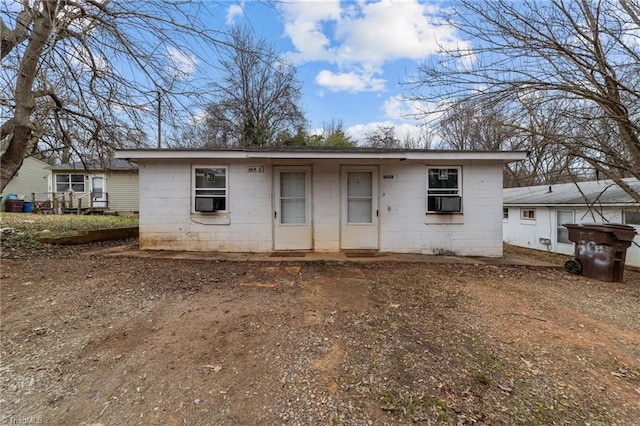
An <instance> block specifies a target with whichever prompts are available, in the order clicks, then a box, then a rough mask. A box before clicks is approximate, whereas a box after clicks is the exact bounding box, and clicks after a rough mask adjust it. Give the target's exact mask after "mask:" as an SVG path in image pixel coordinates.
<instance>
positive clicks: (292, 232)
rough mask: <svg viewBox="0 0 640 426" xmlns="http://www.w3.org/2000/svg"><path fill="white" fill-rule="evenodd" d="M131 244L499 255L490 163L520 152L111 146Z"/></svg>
mask: <svg viewBox="0 0 640 426" xmlns="http://www.w3.org/2000/svg"><path fill="white" fill-rule="evenodd" d="M116 158H120V159H129V160H132V161H135V162H137V163H138V165H139V172H140V187H139V190H140V248H141V249H143V250H193V251H225V252H271V251H297V250H302V251H316V252H335V251H341V250H374V251H380V252H397V253H422V254H456V255H467V256H494V257H500V256H502V169H503V164H504V163H505V162H510V161H518V160H523V159H524V158H526V153H524V152H490V151H483V152H474V151H426V150H383V149H357V148H354V149H328V148H317V147H315V148H312V147H298V148H291V147H287V148H282V149H273V148H272V149H264V150H261V149H253V150H251V149H235V150H207V151H204V150H122V151H118V152H117V153H116Z"/></svg>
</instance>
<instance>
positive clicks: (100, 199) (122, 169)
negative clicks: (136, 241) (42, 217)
mask: <svg viewBox="0 0 640 426" xmlns="http://www.w3.org/2000/svg"><path fill="white" fill-rule="evenodd" d="M46 192H48V193H49V195H52V194H55V197H56V198H57V199H58V200H64V201H65V203H66V206H67V207H71V208H77V207H78V205H80V206H81V207H82V208H89V207H93V208H95V209H100V210H110V211H117V212H137V211H138V210H139V203H138V166H137V164H134V163H130V162H129V161H125V160H117V159H109V160H108V161H105V162H86V163H82V162H74V163H67V164H60V165H57V166H51V167H50V178H49V186H48V189H47V191H46ZM40 199H46V197H45V198H43V197H40Z"/></svg>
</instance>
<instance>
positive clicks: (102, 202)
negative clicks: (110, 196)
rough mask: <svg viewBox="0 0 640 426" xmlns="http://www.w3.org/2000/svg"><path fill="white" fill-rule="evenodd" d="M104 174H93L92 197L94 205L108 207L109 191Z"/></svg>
mask: <svg viewBox="0 0 640 426" xmlns="http://www.w3.org/2000/svg"><path fill="white" fill-rule="evenodd" d="M104 182H105V179H104V176H102V175H97V176H91V198H92V201H93V207H107V191H106V189H105V186H104Z"/></svg>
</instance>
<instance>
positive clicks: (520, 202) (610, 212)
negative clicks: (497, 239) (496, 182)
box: [503, 178, 640, 267]
mask: <svg viewBox="0 0 640 426" xmlns="http://www.w3.org/2000/svg"><path fill="white" fill-rule="evenodd" d="M624 181H625V182H626V183H627V184H628V185H629V186H631V187H632V188H633V189H634V190H635V191H640V182H639V181H638V179H633V178H629V179H624ZM578 186H579V188H578V187H576V184H574V183H566V184H559V185H540V186H528V187H521V188H508V189H505V190H504V211H503V221H504V241H505V242H507V243H509V244H513V245H516V246H521V247H529V248H534V249H538V250H545V251H551V252H555V253H562V254H569V255H570V254H573V252H574V243H573V242H571V241H570V240H569V233H568V230H567V228H565V227H564V226H562V225H563V224H565V223H593V222H607V223H622V224H625V225H630V226H633V227H634V228H635V229H636V232H638V233H640V203H638V202H636V201H634V200H633V198H631V196H629V194H627V193H626V192H625V191H623V190H622V189H621V188H620V187H619V186H618V185H616V184H615V183H613V182H612V181H610V180H601V181H592V182H580V183H578ZM638 244H640V236H636V238H635V240H634V243H633V244H632V245H631V247H629V248H628V249H627V257H626V261H625V264H627V265H630V266H638V267H640V247H639V246H638Z"/></svg>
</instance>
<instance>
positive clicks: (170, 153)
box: [114, 149, 528, 163]
mask: <svg viewBox="0 0 640 426" xmlns="http://www.w3.org/2000/svg"><path fill="white" fill-rule="evenodd" d="M527 156H528V153H527V152H526V151H448V150H408V151H404V150H370V149H363V150H355V149H354V150H291V151H285V150H273V151H269V150H256V151H253V150H158V149H136V150H117V151H116V153H115V156H114V157H115V158H121V159H127V160H131V161H134V162H140V161H143V162H144V160H196V161H197V160H214V159H227V160H244V159H248V160H251V159H264V160H272V159H273V160H283V159H291V160H296V159H300V160H400V161H403V160H412V161H453V162H455V161H477V160H479V161H502V162H504V163H509V162H512V161H522V160H524V159H526V158H527Z"/></svg>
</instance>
